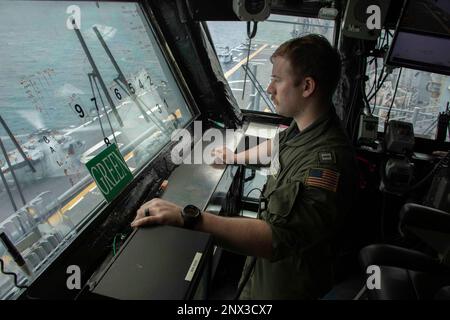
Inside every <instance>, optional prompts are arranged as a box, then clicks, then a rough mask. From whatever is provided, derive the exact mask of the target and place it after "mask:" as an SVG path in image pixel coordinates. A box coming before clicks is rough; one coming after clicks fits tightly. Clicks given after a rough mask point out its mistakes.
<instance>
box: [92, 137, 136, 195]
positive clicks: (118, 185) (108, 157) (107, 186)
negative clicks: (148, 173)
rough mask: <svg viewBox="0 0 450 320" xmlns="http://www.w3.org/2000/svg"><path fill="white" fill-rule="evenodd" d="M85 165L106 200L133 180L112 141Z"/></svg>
mask: <svg viewBox="0 0 450 320" xmlns="http://www.w3.org/2000/svg"><path fill="white" fill-rule="evenodd" d="M86 167H87V168H88V170H89V172H90V173H91V176H92V177H93V178H94V180H95V183H96V184H97V187H98V188H99V190H100V191H101V192H102V193H103V195H104V196H105V198H106V200H107V201H108V202H110V201H111V200H112V199H114V198H115V197H116V196H117V195H118V194H119V193H120V191H122V190H123V188H125V187H126V185H127V184H128V183H129V182H130V181H131V180H133V174H132V173H131V171H130V169H129V168H128V166H127V164H126V162H125V160H124V159H123V157H122V155H121V154H120V151H119V149H118V148H117V146H116V144H114V143H113V144H112V145H110V146H109V147H107V148H106V149H105V150H103V151H102V152H100V154H98V155H97V156H95V157H94V158H93V159H91V160H90V161H89V162H88V163H86Z"/></svg>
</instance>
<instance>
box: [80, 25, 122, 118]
mask: <svg viewBox="0 0 450 320" xmlns="http://www.w3.org/2000/svg"><path fill="white" fill-rule="evenodd" d="M72 24H73V25H74V28H73V30H74V31H75V34H76V35H77V37H78V40H79V41H80V44H81V47H82V48H83V50H84V53H85V54H86V57H87V58H88V60H89V63H90V64H91V67H92V70H93V72H92V73H93V74H94V75H95V77H96V78H97V79H98V81H99V82H100V87H101V88H102V90H103V92H104V93H105V96H106V99H107V100H108V103H109V105H110V106H111V108H112V110H113V113H114V115H115V116H116V119H117V122H118V123H119V126H121V127H123V122H122V119H121V118H120V115H119V112H118V111H117V108H116V105H115V104H114V102H113V100H112V98H111V96H110V95H109V92H108V89H107V88H106V85H105V82H104V81H103V78H102V77H101V76H100V72H99V71H98V68H97V65H96V64H95V61H94V59H93V58H92V55H91V53H90V51H89V49H88V47H87V45H86V42H85V41H84V39H83V36H82V35H81V32H80V30H79V29H78V27H77V25H76V24H75V20H73V21H72Z"/></svg>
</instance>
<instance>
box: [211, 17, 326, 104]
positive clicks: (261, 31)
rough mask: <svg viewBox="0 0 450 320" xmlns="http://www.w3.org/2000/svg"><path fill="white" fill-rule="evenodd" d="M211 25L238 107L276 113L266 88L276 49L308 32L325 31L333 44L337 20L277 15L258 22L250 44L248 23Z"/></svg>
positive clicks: (323, 32) (218, 53)
mask: <svg viewBox="0 0 450 320" xmlns="http://www.w3.org/2000/svg"><path fill="white" fill-rule="evenodd" d="M208 28H209V31H210V33H211V36H212V39H213V42H214V46H215V49H216V52H217V55H218V58H219V60H220V64H221V66H222V70H223V72H224V74H225V78H226V79H227V80H228V83H229V85H230V88H231V90H232V91H233V94H234V97H235V98H236V100H237V102H238V104H239V107H240V108H241V109H244V110H253V111H263V112H275V109H274V106H273V105H272V102H271V100H270V97H269V95H268V94H267V92H266V89H267V87H268V85H269V83H270V75H271V73H272V63H271V62H270V56H271V55H272V53H273V52H274V51H275V50H276V48H277V47H278V46H279V45H280V44H282V43H283V42H285V41H287V40H289V39H291V38H294V37H299V36H302V35H305V34H309V33H318V34H322V35H324V36H326V37H327V39H328V40H329V41H330V42H331V43H333V36H334V21H328V20H322V19H315V18H303V17H293V16H284V15H275V14H272V15H270V17H269V19H268V20H266V21H264V22H260V23H258V27H257V33H256V36H255V37H254V38H253V39H252V40H251V43H250V41H249V40H248V37H247V25H246V22H240V21H239V22H236V21H232V22H228V21H209V22H208ZM249 45H250V52H249ZM248 53H249V65H248V68H247V64H246V62H247V54H248ZM246 70H247V71H248V72H247V74H246Z"/></svg>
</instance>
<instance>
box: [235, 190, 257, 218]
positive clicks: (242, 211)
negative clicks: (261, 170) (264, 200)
mask: <svg viewBox="0 0 450 320" xmlns="http://www.w3.org/2000/svg"><path fill="white" fill-rule="evenodd" d="M255 190H258V191H259V199H258V201H259V204H260V203H261V196H262V191H261V189H260V188H253V189H251V190H250V191H249V192H247V195H246V196H245V198H248V196H249V194H250V193H252V192H253V191H255ZM258 210H259V209H258ZM243 213H244V207H242V209H241V214H240V216H241V217H242V215H243Z"/></svg>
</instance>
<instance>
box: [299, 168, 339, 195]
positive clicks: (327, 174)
mask: <svg viewBox="0 0 450 320" xmlns="http://www.w3.org/2000/svg"><path fill="white" fill-rule="evenodd" d="M338 183H339V173H337V172H336V171H333V170H330V169H310V170H309V174H308V177H307V178H306V181H305V185H308V186H311V187H318V188H323V189H326V190H330V191H333V192H336V190H337V186H338Z"/></svg>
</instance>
